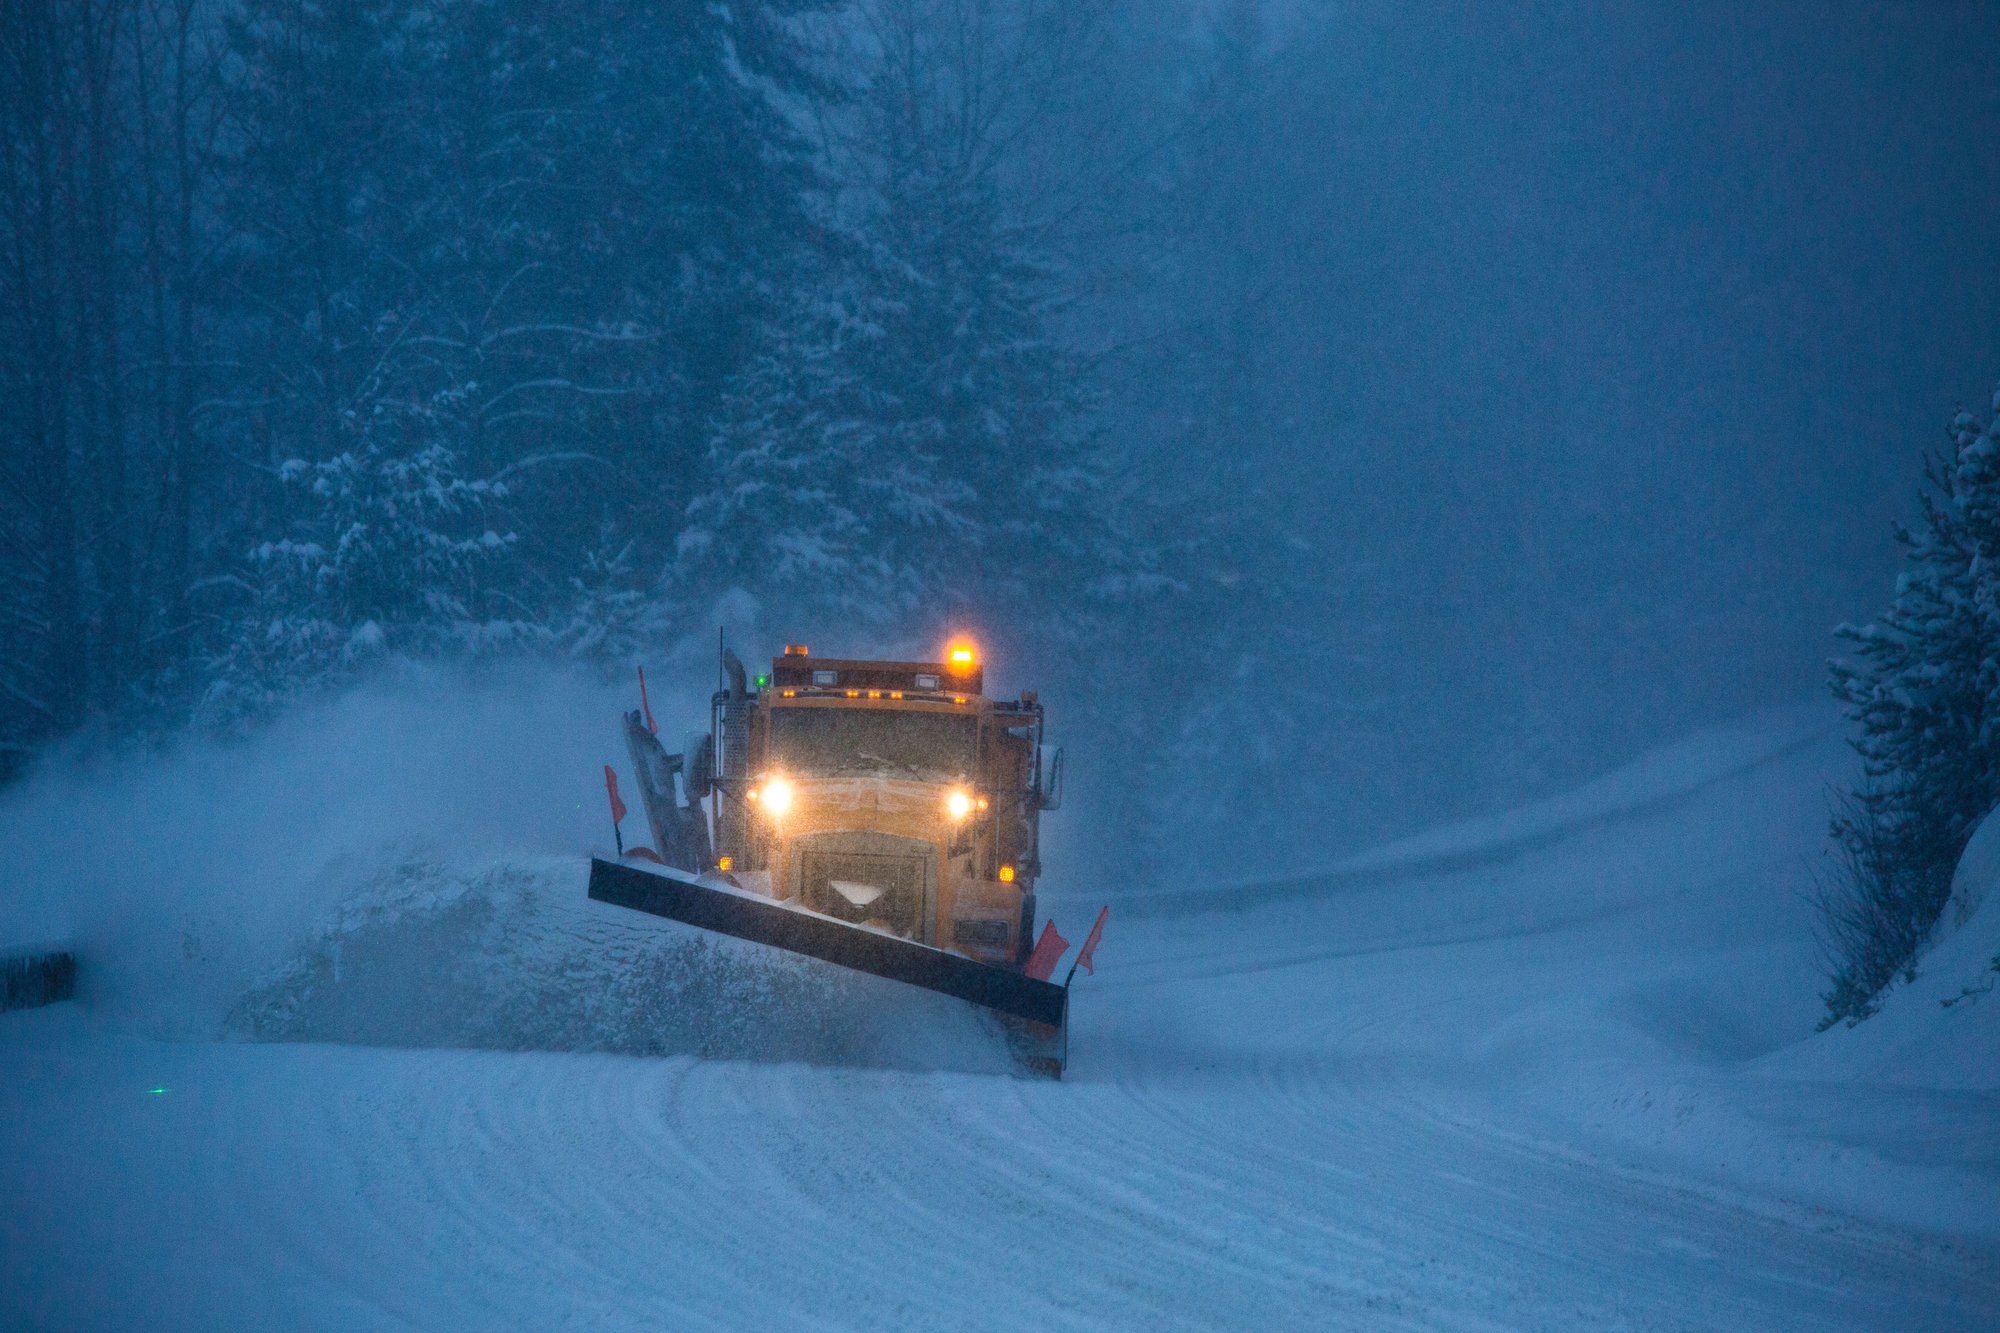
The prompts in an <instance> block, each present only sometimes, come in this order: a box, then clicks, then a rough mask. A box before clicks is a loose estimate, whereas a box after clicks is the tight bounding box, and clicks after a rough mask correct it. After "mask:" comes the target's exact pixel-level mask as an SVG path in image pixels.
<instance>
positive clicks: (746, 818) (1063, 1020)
mask: <svg viewBox="0 0 2000 1333" xmlns="http://www.w3.org/2000/svg"><path fill="white" fill-rule="evenodd" d="M721 665H722V671H721V686H720V688H719V689H718V690H717V691H716V693H715V695H714V697H713V700H712V702H711V706H710V717H709V728H708V730H707V731H706V732H697V733H694V734H693V735H691V736H689V737H688V739H687V742H686V744H685V745H683V747H682V748H681V750H680V752H679V753H670V752H669V751H668V750H667V749H666V747H665V746H664V745H662V744H661V742H660V740H659V737H658V729H657V726H656V724H655V722H654V719H653V717H652V710H651V705H650V703H648V702H647V701H646V697H645V691H644V677H643V675H642V676H641V678H640V681H641V707H640V708H639V709H635V710H633V711H631V712H628V713H627V714H625V717H624V734H625V742H626V748H627V751H628V753H629V755H630V758H631V763H632V768H633V771H634V774H635V777H636V780H637V785H638V792H639V798H640V801H641V803H642V805H643V806H644V811H645V816H646V822H647V825H648V827H649V829H650V830H651V833H652V836H653V845H652V846H651V847H634V848H631V849H630V850H629V851H628V850H627V849H626V848H625V846H624V842H623V835H622V833H620V834H619V835H618V848H619V859H618V860H617V861H607V860H603V859H593V861H592V862H591V873H590V890H589V892H590V896H591V897H593V898H596V899H599V900H600V901H604V902H607V903H612V904H616V905H618V906H621V907H628V908H633V909H636V910H639V911H643V912H650V913H653V914H654V915H658V916H663V917H668V918H670V919H673V920H677V921H680V922H683V923H684V924H687V925H692V926H696V927H699V928H701V929H705V930H711V931H716V932H718V933H721V934H726V935H733V936H736V937H738V938H741V939H748V940H753V941H756V942H758V943H761V944H765V945H769V946H772V947H775V948H779V949H785V950H788V951H790V952H793V953H799V954H805V955H807V956H810V957H813V958H818V959H821V960H823V961H826V962H829V963H834V964H837V965H839V966H842V967H848V968H852V969H854V970H857V971H862V972H869V973H872V974H874V975H877V976H882V977H887V978H890V979H892V980H895V981H900V982H904V983H907V984H910V985H914V986H920V987H923V988H925V989H929V990H934V991H939V992H942V993H944V994H947V995H952V996H955V997H957V998H959V999H961V1000H964V1001H967V1002H969V1003H972V1004H975V1005H980V1006H982V1007H984V1008H986V1009H989V1010H991V1011H993V1012H994V1013H995V1014H996V1015H998V1016H999V1018H1000V1020H1001V1023H1002V1025H1003V1027H1004V1028H1005V1029H1006V1031H1007V1033H1008V1036H1009V1040H1010V1044H1011V1045H1012V1046H1013V1048H1014V1051H1015V1054H1016V1057H1017V1059H1018V1060H1019V1061H1020V1062H1021V1063H1022V1064H1023V1065H1024V1066H1026V1067H1028V1068H1029V1069H1031V1070H1034V1071H1036V1072H1040V1073H1044V1074H1049V1075H1053V1076H1055V1077H1060V1076H1061V1074H1062V1072H1063V1067H1064V1065H1065V1063H1066V1061H1067V1055H1068V1014H1069V978H1073V977H1074V976H1075V971H1076V966H1077V964H1072V966H1071V968H1070V973H1069V978H1066V979H1065V980H1064V981H1063V983H1062V984H1060V985H1059V984H1057V983H1055V982H1054V981H1053V980H1052V973H1053V971H1054V969H1055V967H1056V965H1057V964H1058V963H1059V962H1060V960H1061V956H1062V954H1063V953H1064V952H1065V951H1066V949H1067V942H1066V941H1064V940H1063V939H1062V937H1061V936H1060V935H1059V934H1057V932H1056V930H1055V928H1054V925H1053V923H1045V924H1044V925H1043V928H1042V931H1041V933H1040V934H1039V935H1037V934H1036V930H1035V927H1036V906H1035V882H1036V880H1037V878H1038V877H1039V876H1040V874H1041V869H1042V867H1041V815H1042V812H1043V811H1045V810H1053V809H1055V808H1056V807H1057V805H1058V804H1059V803H1060V800H1061V786H1062V754H1061V752H1060V751H1059V750H1058V751H1054V752H1052V753H1051V752H1046V751H1045V747H1044V740H1043V725H1044V717H1043V710H1042V705H1041V703H1040V701H1039V700H1038V699H1037V698H1036V696H1035V695H1033V694H1031V693H1024V694H1022V695H1021V696H1020V697H1019V698H1018V699H1011V700H1005V699H993V698H989V697H988V696H987V695H986V693H985V671H984V666H983V664H982V663H981V661H980V659H979V654H978V651H977V649H976V647H975V646H974V645H973V644H971V643H970V642H968V641H965V640H957V641H954V642H953V643H952V644H951V645H950V647H948V648H947V649H946V651H945V653H944V656H943V660H942V661H936V662H900V661H877V660H859V659H848V658H816V657H813V656H812V655H811V654H810V653H809V652H808V651H807V648H806V646H805V645H803V644H788V645H786V647H785V650H784V652H783V654H782V655H781V656H779V657H776V658H774V659H772V661H771V666H770V670H769V671H768V672H766V673H759V674H757V675H755V676H754V677H753V676H752V675H751V674H750V673H749V672H748V671H746V669H745V668H744V666H743V664H742V662H741V661H740V660H738V658H737V657H736V655H735V654H734V653H732V652H730V651H729V650H728V648H726V647H725V648H723V649H722V653H721ZM605 783H606V788H607V792H608V794H609V796H610V799H611V806H612V819H613V826H614V829H616V828H617V826H618V823H619V821H620V820H622V819H623V817H624V815H625V813H626V811H625V808H624V803H623V801H622V799H621V797H620V794H619V789H618V782H617V776H616V773H615V771H614V770H613V769H611V768H610V767H609V766H607V767H606V769H605ZM1102 925H1103V918H1102V915H1100V917H1099V921H1098V924H1097V927H1096V928H1094V929H1093V930H1092V932H1091V936H1090V938H1089V939H1088V940H1087V941H1086V942H1085V946H1084V948H1083V950H1082V951H1080V953H1079V955H1078V964H1080V965H1081V966H1083V967H1084V968H1085V969H1086V970H1092V965H1091V961H1090V956H1091V953H1092V951H1093V950H1094V948H1095V945H1096V942H1097V936H1098V934H1099V932H1100V931H1101V928H1102Z"/></svg>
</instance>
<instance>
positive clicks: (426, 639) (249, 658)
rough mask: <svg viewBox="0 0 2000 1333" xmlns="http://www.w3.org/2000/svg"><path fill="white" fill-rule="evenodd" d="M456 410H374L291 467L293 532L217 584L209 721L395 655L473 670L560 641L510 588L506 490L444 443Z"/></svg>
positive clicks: (250, 555) (286, 470)
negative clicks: (496, 656) (494, 656)
mask: <svg viewBox="0 0 2000 1333" xmlns="http://www.w3.org/2000/svg"><path fill="white" fill-rule="evenodd" d="M450 406H451V403H450V402H449V401H446V402H443V403H438V404H431V405H427V407H426V409H425V410H423V411H416V410H412V409H409V408H406V407H398V406H395V405H391V404H385V403H381V402H377V403H373V404H371V405H369V406H368V407H367V408H366V409H364V410H358V411H357V412H355V413H354V414H352V416H351V417H350V419H349V447H348V448H346V449H343V450H341V451H340V452H339V453H336V454H334V455H333V456H332V457H330V458H324V459H320V460H317V461H309V460H306V459H291V460H288V461H287V462H285V463H284V464H282V465H281V466H280V467H279V468H278V470H277V473H278V481H279V486H280V490H281V493H282V496H283V500H284V502H285V506H286V508H287V509H288V510H289V511H290V514H291V517H290V520H289V521H288V522H287V523H286V524H285V526H284V531H283V533H282V535H279V536H277V537H274V538H272V539H269V540H265V541H262V542H259V543H258V544H257V545H256V546H254V547H253V548H252V549H251V550H249V551H248V552H247V553H246V555H245V558H244V562H243V566H242V568H241V570H240V571H239V572H238V573H237V574H236V575H235V576H233V577H231V578H228V579H221V580H216V581H214V583H213V584H212V585H211V588H210V591H211V593H212V594H213V596H214V599H215V600H216V601H217V602H218V603H220V604H221V609H220V610H219V611H218V613H217V614H216V615H215V616H214V618H213V622H212V624H213V629H214V631H215V632H214V634H213V635H212V642H213V644H214V647H213V652H214V658H213V660H212V661H211V663H210V664H209V673H208V676H209V680H210V682H211V683H210V685H209V688H208V692H207V695H206V697H205V698H204V700H203V702H202V708H203V711H204V713H205V714H206V715H207V717H208V718H209V720H210V721H212V722H227V721H231V720H234V719H236V718H239V717H244V716H254V715H256V714H258V713H262V712H265V711H267V710H268V709H269V708H271V707H273V706H275V705H277V704H279V703H281V702H282V701H283V700H284V699H285V698H287V697H288V696H290V695H291V694H293V693H296V692H297V691H299V690H302V689H312V688H317V687H323V686H327V685H333V684H339V683H342V682H344V681H346V680H349V679H352V678H354V677H355V676H357V675H358V674H359V673H361V672H362V671H363V670H365V669H366V668H367V667H368V666H370V665H371V664H373V663H374V662H376V661H378V660H380V659H382V658H383V657H385V656H389V655H396V656H404V657H411V658H436V657H443V656H451V657H461V658H462V657H465V656H470V655H477V654H479V653H483V652H491V651H495V650H498V649H501V648H506V647H513V646H517V645H521V644H524V643H536V642H540V641H542V640H543V639H545V638H546V637H547V635H546V632H545V631H544V630H543V629H542V628H541V627H539V626H538V625H537V624H536V623H534V622H533V621H532V620H530V619H528V618H525V617H524V616H523V615H522V614H521V607H520V606H519V604H518V603H517V602H516V601H515V600H514V599H513V598H512V597H511V596H510V595H509V594H508V592H507V588H508V587H509V585H510V583H511V581H512V580H511V579H510V578H509V577H508V576H507V574H506V571H505V566H506V561H507V559H508V555H509V552H510V548H512V547H513V546H514V544H515V542H516V540H517V539H516V537H515V535H514V534H513V533H512V532H511V531H508V530H506V527H505V523H504V520H503V519H502V518H501V517H500V514H499V510H500V507H501V505H502V503H503V502H504V501H505V500H506V498H507V495H508V486H507V483H506V482H505V481H504V480H500V481H495V480H486V479H479V478H472V477H467V476H465V475H464V474H463V473H462V471H461V470H460V468H459V465H458V459H457V456H456V454H455V453H454V452H453V450H452V449H451V447H450V446H449V445H448V444H445V443H443V442H441V441H440V440H439V439H438V438H436V437H437V436H438V435H439V434H442V433H443V432H442V431H439V430H438V429H437V427H438V425H439V423H440V420H441V419H442V418H446V417H447V416H448V409H449V407H450Z"/></svg>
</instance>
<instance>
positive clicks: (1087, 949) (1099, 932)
mask: <svg viewBox="0 0 2000 1333" xmlns="http://www.w3.org/2000/svg"><path fill="white" fill-rule="evenodd" d="M1110 915H1111V905H1110V904H1109V903H1106V904H1105V905H1104V908H1103V910H1101V911H1100V912H1098V914H1097V924H1096V925H1094V926H1092V927H1091V928H1090V935H1089V937H1088V938H1087V939H1085V940H1084V942H1083V947H1082V948H1081V949H1079V950H1077V954H1076V967H1072V968H1071V969H1070V970H1069V974H1070V975H1071V976H1075V975H1076V969H1077V968H1078V967H1080V968H1082V969H1083V970H1084V971H1086V972H1088V973H1090V975H1092V976H1093V977H1094V976H1096V975H1097V969H1096V968H1094V967H1092V966H1091V965H1090V958H1091V955H1092V954H1094V953H1096V952H1097V941H1098V940H1100V939H1102V938H1103V937H1104V918H1105V917H1107V916H1110Z"/></svg>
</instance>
